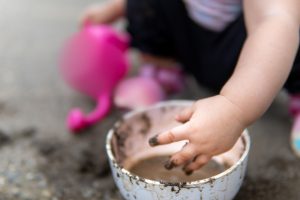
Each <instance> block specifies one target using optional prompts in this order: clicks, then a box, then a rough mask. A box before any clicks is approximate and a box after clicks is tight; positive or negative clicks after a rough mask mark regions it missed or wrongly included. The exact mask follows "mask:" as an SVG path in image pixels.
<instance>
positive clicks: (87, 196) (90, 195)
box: [82, 189, 94, 199]
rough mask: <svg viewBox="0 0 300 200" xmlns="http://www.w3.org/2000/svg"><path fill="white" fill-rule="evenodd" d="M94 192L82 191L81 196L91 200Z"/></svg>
mask: <svg viewBox="0 0 300 200" xmlns="http://www.w3.org/2000/svg"><path fill="white" fill-rule="evenodd" d="M93 194H94V192H93V191H92V190H89V189H88V190H84V191H83V192H82V196H83V197H84V198H86V199H88V198H91V197H92V196H93Z"/></svg>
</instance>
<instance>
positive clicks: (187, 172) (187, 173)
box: [184, 170, 194, 176]
mask: <svg viewBox="0 0 300 200" xmlns="http://www.w3.org/2000/svg"><path fill="white" fill-rule="evenodd" d="M193 172H194V171H193V170H185V171H184V173H185V174H186V175H187V176H190V175H191V174H192V173H193Z"/></svg>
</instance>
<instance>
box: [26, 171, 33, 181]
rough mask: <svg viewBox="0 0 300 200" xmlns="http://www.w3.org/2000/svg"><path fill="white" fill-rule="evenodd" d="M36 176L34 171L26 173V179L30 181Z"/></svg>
mask: <svg viewBox="0 0 300 200" xmlns="http://www.w3.org/2000/svg"><path fill="white" fill-rule="evenodd" d="M34 178H35V176H34V174H33V173H27V174H26V179H27V180H29V181H32V180H34Z"/></svg>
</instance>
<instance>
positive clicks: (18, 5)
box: [0, 0, 300, 200]
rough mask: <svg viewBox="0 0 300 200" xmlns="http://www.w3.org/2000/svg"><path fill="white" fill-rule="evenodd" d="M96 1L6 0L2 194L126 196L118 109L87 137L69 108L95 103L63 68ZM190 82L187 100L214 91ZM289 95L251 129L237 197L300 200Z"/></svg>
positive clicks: (0, 99)
mask: <svg viewBox="0 0 300 200" xmlns="http://www.w3.org/2000/svg"><path fill="white" fill-rule="evenodd" d="M90 3H93V1H92V0H86V1H80V0H51V1H50V0H48V1H46V0H44V1H41V0H26V1H24V0H9V1H7V0H0V13H1V17H0V200H19V199H20V200H65V199H66V200H82V199H98V200H99V199H105V200H108V199H116V200H120V199H122V198H121V196H120V194H119V193H118V190H117V189H116V187H115V185H114V183H113V180H112V178H111V176H110V172H109V169H108V166H107V162H106V158H105V152H104V138H105V135H106V132H107V130H108V129H109V128H110V127H111V126H112V124H113V123H114V122H115V121H116V120H117V118H118V116H120V115H121V114H122V112H121V111H117V110H115V111H113V113H112V114H111V115H110V116H109V117H108V118H106V119H105V120H104V121H103V122H101V123H99V124H98V125H97V126H96V127H94V128H93V129H91V130H89V131H87V133H86V134H83V135H81V136H72V135H70V134H69V133H68V132H67V130H66V128H65V126H64V120H65V116H66V114H67V112H68V110H69V109H70V108H71V107H73V106H79V107H82V108H84V109H85V110H86V111H88V110H90V109H91V108H92V107H93V103H92V102H91V101H90V100H88V99H87V98H85V97H83V96H81V95H79V94H77V93H75V92H74V91H72V90H71V89H69V88H68V87H67V86H66V85H65V84H64V83H63V82H62V80H61V78H60V77H59V74H58V70H57V58H58V54H59V50H60V48H61V45H62V43H63V41H64V40H65V38H67V37H68V36H69V35H70V34H71V33H73V32H74V31H76V30H77V24H76V23H77V21H76V20H77V17H78V15H79V13H80V12H81V11H82V9H83V8H84V7H85V6H87V5H89V4H90ZM206 95H207V93H205V92H204V91H203V90H202V89H199V88H197V87H196V86H195V84H194V83H192V81H191V83H190V84H189V89H188V90H187V91H186V92H185V93H184V94H182V95H181V96H180V97H179V98H190V99H195V98H197V97H203V96H206ZM286 104H287V98H286V95H285V94H283V93H282V94H281V95H280V96H279V97H278V98H277V99H276V100H275V102H274V104H273V105H272V106H271V108H270V110H269V111H268V112H267V113H266V115H265V116H264V117H262V119H261V120H259V121H258V122H257V123H255V124H254V125H253V126H252V127H250V132H251V137H252V148H251V154H250V160H249V167H248V173H247V177H246V180H245V182H244V185H243V187H242V189H241V190H240V192H239V194H238V196H237V197H236V199H237V200H256V199H266V200H268V199H272V200H277V199H278V200H279V199H280V200H281V199H289V200H296V199H300V191H299V184H300V179H299V178H300V172H299V169H300V160H298V159H297V158H296V157H295V156H294V155H293V154H292V152H291V150H290V147H289V129H290V126H291V122H290V118H289V115H288V113H287V105H286Z"/></svg>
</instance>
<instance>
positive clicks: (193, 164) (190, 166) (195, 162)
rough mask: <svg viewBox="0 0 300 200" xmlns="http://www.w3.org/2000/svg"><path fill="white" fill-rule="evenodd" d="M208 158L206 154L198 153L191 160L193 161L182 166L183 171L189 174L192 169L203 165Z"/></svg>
mask: <svg viewBox="0 0 300 200" xmlns="http://www.w3.org/2000/svg"><path fill="white" fill-rule="evenodd" d="M210 159H211V157H210V156H208V155H204V154H203V155H199V156H197V157H196V158H195V159H194V160H193V162H191V163H189V164H187V165H186V166H184V167H183V171H184V172H185V173H186V175H190V174H192V173H193V171H195V170H197V169H200V168H201V167H203V166H204V165H205V164H206V163H207V162H208V161H209V160H210Z"/></svg>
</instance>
